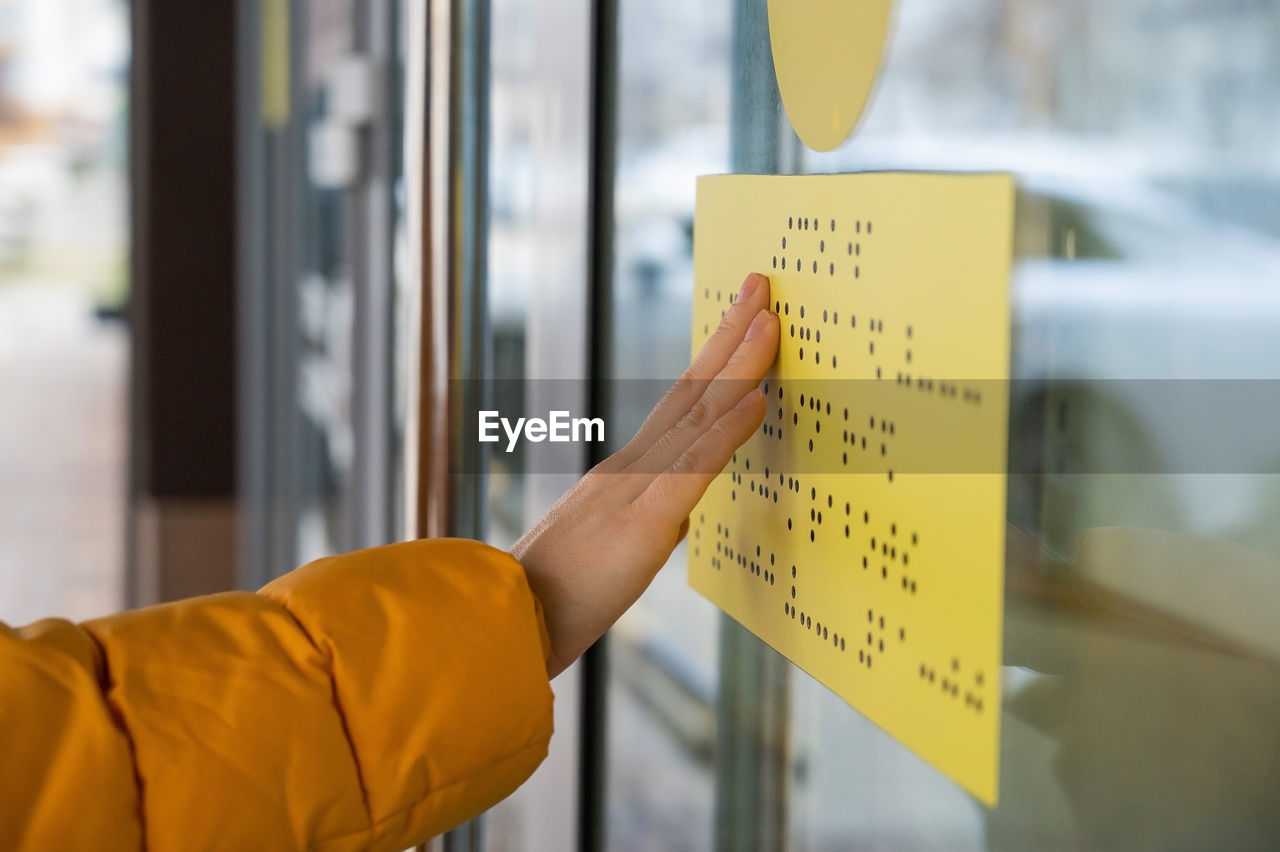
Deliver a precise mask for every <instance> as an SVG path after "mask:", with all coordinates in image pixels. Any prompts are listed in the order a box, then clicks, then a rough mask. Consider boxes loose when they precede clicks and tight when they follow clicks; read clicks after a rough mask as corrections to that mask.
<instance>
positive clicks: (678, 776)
mask: <svg viewBox="0 0 1280 852" xmlns="http://www.w3.org/2000/svg"><path fill="white" fill-rule="evenodd" d="M730 15H731V10H730V4H729V3H728V2H724V0H717V2H714V3H698V4H688V3H680V2H672V0H662V2H658V3H653V2H649V3H637V2H622V3H620V4H619V20H618V41H619V44H618V51H619V53H618V61H619V73H618V91H617V95H616V97H617V103H616V109H617V123H618V139H617V149H616V157H617V172H616V179H615V189H614V192H615V208H614V217H615V218H614V243H613V252H614V275H613V293H612V314H613V317H614V318H615V319H614V321H613V324H612V325H611V327H609V328H608V329H605V332H606V334H607V339H608V346H609V351H610V359H609V370H608V374H607V376H605V378H606V379H608V380H617V379H665V380H668V381H669V380H673V379H675V378H676V377H677V376H679V375H680V373H681V372H682V371H683V370H684V368H685V367H686V366H687V365H688V362H689V346H690V343H689V340H690V328H689V319H688V317H689V311H690V305H691V294H692V292H693V210H694V190H695V180H696V178H697V176H698V175H700V174H708V173H718V172H725V171H728V169H729V142H730V139H729V123H728V122H729V114H728V113H729V67H730ZM612 386H613V387H615V388H621V389H624V390H622V391H619V392H617V393H615V394H613V395H612V399H611V406H610V410H609V411H608V416H607V421H608V423H609V424H610V435H611V437H613V438H615V439H616V440H618V441H623V440H626V438H628V437H629V436H630V435H631V434H633V433H634V431H635V430H636V429H637V428H638V427H639V425H640V423H641V422H642V421H643V419H644V417H645V415H647V414H648V412H649V410H650V409H651V408H652V407H653V406H654V405H655V404H656V403H657V401H658V398H659V393H660V392H661V387H662V382H661V381H653V382H614V383H613V385H612ZM640 389H643V390H646V391H649V395H646V394H643V393H637V392H635V391H636V390H640ZM615 449H616V447H615ZM684 565H685V552H684V547H683V546H681V547H679V548H677V550H676V552H675V554H674V555H673V556H672V559H671V562H670V564H669V565H668V566H667V568H666V569H664V570H663V571H662V572H661V573H660V574H659V575H658V577H657V578H656V579H655V580H654V582H653V585H652V586H651V587H650V588H649V590H648V592H646V593H645V595H644V596H643V597H642V598H641V599H640V601H639V602H638V603H637V604H636V605H635V607H633V608H632V610H631V611H630V612H629V613H628V614H627V615H626V616H625V617H624V618H623V619H622V620H621V621H620V622H619V623H618V625H617V627H616V628H615V629H614V630H613V631H612V632H611V634H610V659H611V663H610V680H609V694H608V708H609V709H608V714H609V716H608V732H609V741H608V758H607V773H608V774H607V787H606V790H607V793H606V795H607V813H606V819H607V824H606V836H607V841H608V845H609V848H611V849H612V848H618V849H636V850H642V849H655V848H666V849H708V848H711V846H712V840H713V810H714V796H715V791H714V786H713V764H712V753H713V751H714V743H715V702H716V695H717V685H716V659H717V658H716V642H717V631H718V627H719V614H718V612H717V610H716V609H715V608H714V607H712V606H711V605H710V604H709V603H707V602H706V601H705V600H703V599H701V598H700V597H698V596H697V595H695V594H693V593H692V592H691V591H690V590H689V588H688V586H687V585H686V582H685V570H684Z"/></svg>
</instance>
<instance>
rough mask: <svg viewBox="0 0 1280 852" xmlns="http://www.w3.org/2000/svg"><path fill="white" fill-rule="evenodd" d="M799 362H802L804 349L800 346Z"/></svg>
mask: <svg viewBox="0 0 1280 852" xmlns="http://www.w3.org/2000/svg"><path fill="white" fill-rule="evenodd" d="M800 360H801V361H803V360H804V347H803V346H801V347H800Z"/></svg>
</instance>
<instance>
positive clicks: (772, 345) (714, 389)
mask: <svg viewBox="0 0 1280 852" xmlns="http://www.w3.org/2000/svg"><path fill="white" fill-rule="evenodd" d="M778 335H779V326H778V318H777V316H775V315H774V314H773V313H772V312H771V311H769V310H767V309H765V310H761V311H760V312H759V313H758V314H756V316H755V317H754V318H753V319H752V321H751V325H750V326H749V327H748V328H747V332H746V334H745V336H744V337H743V338H742V342H741V343H740V344H739V345H738V348H737V349H736V350H734V352H733V354H732V355H731V356H730V357H729V360H728V362H727V363H726V364H725V366H724V369H723V370H721V371H720V373H719V375H717V376H716V377H715V378H714V379H713V380H712V381H710V382H709V383H707V384H706V387H705V390H704V391H703V393H702V396H701V397H700V398H698V400H697V401H695V402H694V403H693V404H692V405H690V406H689V408H688V410H687V411H685V412H684V414H683V416H681V417H680V419H679V420H678V421H677V422H676V423H675V425H673V426H672V427H671V428H670V429H668V430H667V432H666V433H665V434H663V435H662V436H661V437H659V438H658V439H657V440H656V441H655V442H654V443H653V445H652V446H651V447H649V449H647V450H645V451H644V453H643V454H642V455H641V456H640V457H639V458H638V459H636V461H635V462H634V463H633V464H632V465H631V469H632V470H634V471H636V472H638V473H642V474H643V473H651V474H656V473H660V472H662V471H664V470H666V469H667V467H668V466H669V465H671V464H672V463H673V462H674V461H675V460H676V459H678V458H680V457H681V455H682V454H683V453H684V452H685V451H686V450H687V449H689V447H691V446H692V445H693V444H694V442H696V441H697V440H698V439H699V438H701V437H702V436H703V434H705V433H706V432H707V431H708V430H709V429H711V428H712V426H713V424H715V423H717V422H718V421H719V420H720V418H721V417H722V416H723V415H724V414H725V412H727V411H729V410H731V409H732V408H733V407H734V406H735V405H736V404H737V403H738V402H739V400H741V399H742V398H743V397H744V395H745V394H747V392H748V391H749V390H751V389H752V388H753V387H755V386H756V385H757V384H759V383H760V380H761V379H762V378H763V377H764V374H765V372H767V371H768V369H769V367H770V365H771V364H773V361H774V358H775V357H776V356H777V354H778Z"/></svg>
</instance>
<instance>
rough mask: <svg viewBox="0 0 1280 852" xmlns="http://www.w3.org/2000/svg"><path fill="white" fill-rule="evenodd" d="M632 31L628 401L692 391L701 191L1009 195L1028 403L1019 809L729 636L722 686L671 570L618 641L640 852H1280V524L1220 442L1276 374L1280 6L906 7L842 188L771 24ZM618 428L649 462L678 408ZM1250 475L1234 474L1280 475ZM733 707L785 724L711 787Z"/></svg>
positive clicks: (629, 792) (1013, 731)
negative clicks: (1000, 179)
mask: <svg viewBox="0 0 1280 852" xmlns="http://www.w3.org/2000/svg"><path fill="white" fill-rule="evenodd" d="M620 7H621V21H620V49H621V59H622V66H621V73H620V75H619V92H618V98H619V111H618V112H619V116H620V119H619V120H620V127H619V129H620V138H619V144H618V182H617V210H616V220H615V227H616V230H617V236H616V244H615V251H616V255H617V268H616V270H615V279H616V280H615V285H614V286H615V301H616V303H617V305H618V308H617V311H616V314H615V317H616V319H615V321H614V325H613V326H612V327H611V328H610V329H609V333H610V335H611V345H612V354H613V361H612V364H613V366H612V367H611V373H610V375H611V376H613V377H617V378H621V377H637V376H659V375H662V376H664V377H666V378H669V377H670V376H671V375H672V374H673V371H678V369H679V368H680V367H681V366H682V364H683V362H684V360H685V359H686V358H687V355H688V353H687V346H686V345H685V344H686V341H685V340H684V339H683V334H684V328H685V326H686V325H687V316H688V293H689V291H688V286H689V283H688V281H689V279H688V271H687V264H688V263H689V259H688V256H687V254H686V253H687V251H688V246H687V244H685V243H682V241H681V239H680V238H681V237H682V236H683V235H684V234H685V232H686V230H687V225H686V223H687V222H688V221H689V217H690V216H691V214H692V203H693V202H692V189H693V185H692V175H693V174H695V173H697V172H705V171H723V170H727V169H728V168H732V170H734V171H753V172H828V171H855V170H867V169H929V170H943V171H973V170H1000V171H1011V172H1013V173H1014V174H1015V175H1016V177H1017V180H1018V185H1019V195H1018V209H1017V221H1016V225H1015V268H1014V277H1013V281H1012V299H1013V306H1014V328H1013V335H1014V349H1013V373H1014V377H1015V378H1016V379H1018V380H1019V382H1018V384H1017V385H1015V388H1014V398H1013V405H1012V409H1011V416H1010V438H1011V441H1010V443H1011V465H1012V466H1013V472H1012V474H1011V476H1010V482H1009V507H1008V555H1007V571H1008V576H1007V593H1006V597H1007V613H1006V624H1005V663H1006V665H1005V669H1004V672H1003V680H1004V689H1005V707H1004V708H1003V718H1004V724H1003V733H1002V736H1003V743H1002V758H1001V771H1002V785H1001V786H1002V799H1001V804H1000V806H999V807H997V808H995V809H987V808H985V807H983V806H981V805H980V804H979V803H977V802H976V801H975V800H973V799H972V798H970V797H969V796H968V795H966V794H965V793H963V792H962V791H960V789H959V788H957V787H956V786H954V785H953V784H952V783H951V782H949V781H947V780H946V779H945V778H943V777H942V776H940V775H939V774H938V773H936V772H935V771H934V770H933V769H931V768H930V767H929V766H927V765H926V764H925V763H924V762H923V761H921V760H920V759H918V758H916V757H915V756H914V755H913V754H912V753H911V752H909V751H907V750H906V749H905V748H903V747H901V746H900V745H898V744H897V743H896V742H895V741H893V740H892V739H891V738H890V737H888V736H887V735H886V734H884V733H883V732H882V731H880V730H879V729H878V728H877V727H876V726H874V725H872V724H871V723H870V722H868V721H867V720H866V719H865V718H863V717H862V716H861V715H859V714H858V713H857V712H855V711H854V710H852V709H851V708H850V707H849V706H848V705H847V704H845V703H844V702H842V701H841V700H839V699H837V698H835V697H834V696H833V695H832V694H831V693H830V692H829V691H827V690H826V689H825V688H823V687H822V686H820V685H819V684H817V683H816V682H815V681H813V680H812V679H811V678H810V677H808V676H807V675H805V674H804V673H803V672H800V671H799V670H797V669H795V668H794V667H791V666H790V665H789V664H786V665H785V671H784V672H783V673H781V674H770V673H769V668H770V666H771V665H773V663H772V662H771V661H772V660H774V656H776V655H774V656H771V652H768V651H767V650H764V649H762V648H760V649H758V654H757V656H756V658H755V659H754V660H750V659H749V658H750V656H751V654H750V653H749V649H750V648H751V647H752V643H754V644H755V645H756V646H759V643H758V642H755V640H754V639H751V638H749V637H748V638H746V639H744V638H742V636H741V635H738V634H735V633H734V630H733V628H731V627H730V628H726V630H725V633H724V634H723V636H722V639H721V644H720V651H719V655H720V663H719V664H718V665H717V664H716V657H715V655H714V654H711V653H708V648H709V647H710V645H709V641H708V639H707V637H708V636H709V635H711V634H712V633H713V631H714V627H711V626H710V625H713V624H714V622H715V620H716V615H715V613H714V611H713V610H711V609H709V608H708V607H707V605H706V604H705V603H704V602H702V601H701V600H700V599H698V598H697V596H696V595H694V594H693V593H692V592H691V591H689V590H688V589H686V588H685V587H684V567H683V555H682V554H679V553H678V554H677V555H676V557H675V558H674V559H673V564H672V565H671V566H669V568H668V570H667V571H666V572H664V573H663V574H662V575H661V576H660V578H659V580H658V581H657V582H656V583H655V586H654V589H653V590H652V591H651V593H650V594H649V596H647V597H646V599H645V600H644V601H642V602H641V604H640V605H639V606H638V607H637V608H636V610H635V611H634V612H633V613H632V614H631V615H630V616H629V617H628V618H627V619H626V620H625V621H624V622H622V623H621V624H620V626H619V629H618V631H617V632H616V633H617V635H616V636H615V638H614V640H613V648H614V654H613V657H614V671H613V676H612V682H611V689H610V702H611V710H610V714H611V716H610V737H611V739H610V769H609V771H610V776H609V819H610V823H609V830H610V838H611V844H617V845H620V846H623V847H626V846H635V847H636V848H644V846H645V844H650V845H652V844H653V843H665V844H667V845H670V844H671V843H674V844H676V845H684V846H689V847H693V848H704V847H706V846H709V845H712V844H713V843H718V844H719V845H721V846H722V847H725V848H735V847H737V846H738V845H740V843H741V844H748V843H749V844H752V845H757V846H771V845H773V841H772V840H771V839H770V838H779V839H778V843H785V844H786V845H788V846H790V847H794V848H801V849H846V848H850V847H858V848H860V847H880V846H883V847H887V848H947V849H966V848H975V849H976V848H996V849H1028V848H1035V849H1045V848H1078V847H1080V846H1087V847H1099V848H1153V849H1156V848H1159V849H1163V848H1204V847H1208V846H1214V847H1222V846H1227V847H1232V848H1273V847H1275V846H1276V845H1277V844H1278V843H1280V818H1278V817H1277V811H1276V809H1275V807H1274V802H1275V801H1277V794H1278V793H1280V789H1278V785H1280V778H1277V776H1276V774H1275V771H1274V755H1275V754H1276V748H1277V745H1280V721H1278V720H1280V716H1277V714H1276V713H1275V712H1274V710H1275V708H1276V707H1277V706H1280V679H1277V677H1276V675H1275V673H1274V661H1275V658H1276V653H1277V648H1278V647H1280V644H1278V640H1277V639H1276V637H1275V634H1274V630H1273V629H1272V628H1271V627H1270V626H1269V625H1271V624H1272V623H1273V621H1274V619H1273V618H1272V616H1271V615H1270V613H1272V612H1274V611H1275V607H1276V605H1277V603H1280V570H1278V566H1277V559H1280V536H1277V534H1276V532H1275V530H1276V529H1277V527H1278V525H1277V524H1276V518H1277V514H1278V512H1280V502H1278V500H1277V495H1280V488H1278V487H1277V480H1276V479H1275V478H1274V477H1272V476H1260V475H1245V474H1242V473H1239V472H1233V469H1225V468H1224V469H1221V470H1218V469H1214V468H1213V467H1212V466H1211V465H1210V466H1209V467H1206V462H1205V459H1206V457H1207V455H1206V452H1205V447H1204V446H1202V442H1203V436H1204V435H1205V434H1210V435H1212V431H1211V430H1209V431H1208V432H1206V430H1205V427H1202V426H1200V425H1199V424H1200V423H1201V422H1202V420H1203V418H1202V417H1199V418H1198V415H1199V412H1200V411H1201V409H1204V408H1206V407H1208V406H1211V405H1212V404H1214V400H1216V399H1218V398H1219V395H1220V394H1222V393H1224V391H1223V388H1224V387H1229V386H1230V385H1229V381H1228V380H1233V379H1242V378H1266V379H1275V378H1276V375H1275V374H1276V373H1277V371H1278V368H1277V365H1280V342H1277V341H1280V309H1278V308H1280V302H1278V301H1277V295H1276V294H1277V291H1276V288H1275V286H1276V285H1275V282H1276V281H1277V280H1280V192H1278V191H1277V187H1280V183H1278V182H1277V173H1278V172H1280V160H1277V158H1276V156H1275V153H1274V151H1275V146H1274V142H1273V140H1274V139H1275V137H1276V131H1277V129H1278V128H1277V124H1280V66H1277V64H1276V61H1275V56H1276V53H1275V51H1274V50H1273V49H1272V45H1273V43H1274V39H1275V35H1276V33H1278V32H1280V3H1276V2H1260V3H1253V4H1249V5H1248V8H1247V9H1245V8H1243V7H1239V6H1236V7H1230V8H1229V7H1226V6H1223V7H1221V8H1219V7H1213V8H1210V7H1209V6H1198V7H1197V8H1196V10H1195V11H1194V12H1193V11H1192V10H1190V9H1189V7H1187V6H1186V4H1181V3H1174V2H1153V3H1144V4H1128V3H1126V4H1111V5H1105V4H1101V5H1099V4H1088V5H1086V6H1081V5H1080V4H1073V3H1066V2H1049V1H1048V0H1046V2H1038V3H1033V4H1008V3H999V2H995V0H973V2H968V3H963V4H952V3H942V2H927V0H906V2H903V3H900V4H898V13H897V20H896V26H895V28H894V30H893V33H892V37H891V43H890V45H889V49H888V52H887V54H886V60H885V65H884V68H883V72H882V77H881V82H880V85H879V88H878V90H877V92H876V94H875V97H874V98H873V100H872V102H871V105H870V107H869V109H868V112H867V114H866V116H865V118H864V121H863V123H862V125H861V127H860V128H859V130H858V132H857V134H856V135H855V136H854V137H853V138H852V139H851V140H850V141H848V142H847V143H846V144H845V145H843V146H842V147H841V148H839V149H838V150H836V151H835V152H832V153H829V154H823V155H818V154H813V153H811V152H807V151H806V150H805V149H803V147H802V146H800V145H799V144H798V142H797V140H796V139H795V137H794V135H793V134H792V133H791V131H790V129H789V128H788V127H787V125H786V123H785V119H783V118H781V114H780V113H779V111H778V108H777V103H776V93H775V92H774V91H773V88H772V85H773V83H772V69H771V64H770V57H769V51H768V45H767V35H766V34H765V32H764V31H763V30H762V29H760V23H761V21H762V19H763V10H764V3H763V2H758V3H757V2H742V3H736V4H733V6H732V7H731V8H728V7H726V8H722V7H721V6H719V5H718V4H717V5H715V6H705V5H704V6H702V7H699V8H698V9H684V8H676V6H674V5H673V6H671V8H668V7H667V5H665V4H659V5H657V6H654V5H653V4H644V5H642V4H639V3H631V2H623V3H621V4H620ZM753 28H754V29H753ZM677 34H678V35H677ZM686 38H687V39H689V41H687V42H686V41H683V40H682V39H686ZM668 51H669V52H668ZM1170 57H1177V61H1176V62H1175V61H1171V60H1170V59H1169V58H1170ZM730 81H731V84H730ZM718 87H724V88H718ZM704 91H705V92H706V94H704V95H702V96H701V97H702V99H701V100H699V97H700V95H699V93H700V92H704ZM730 105H732V106H731V108H729V107H730ZM726 108H729V109H727V110H726ZM709 127H713V128H715V130H714V132H712V133H710V134H709V135H708V136H707V137H704V138H702V140H701V141H699V138H698V134H699V133H700V132H702V131H705V130H707V129H708V128H709ZM730 128H733V132H732V133H730ZM707 140H711V141H707ZM717 146H721V147H717ZM716 159H718V160H719V162H720V165H716V163H715V162H714V161H715V160H716ZM655 163H656V165H653V164H655ZM1259 391H1260V392H1262V393H1266V394H1270V396H1268V397H1267V401H1270V400H1272V399H1274V392H1273V390H1272V388H1271V386H1270V385H1261V386H1259ZM617 396H618V397H619V402H618V403H617V407H616V409H615V411H614V412H612V414H613V421H612V422H616V423H619V424H623V423H626V424H627V427H626V428H619V429H618V434H619V435H625V434H627V433H628V430H629V428H630V427H632V426H634V425H635V423H636V422H638V418H639V416H641V414H642V413H643V411H645V410H646V409H647V407H648V406H649V405H650V404H651V403H652V402H653V398H652V397H649V398H645V397H643V396H642V395H639V394H636V395H633V396H629V397H628V396H626V395H624V394H621V393H619V394H617ZM1274 408H1275V405H1274V403H1271V404H1270V406H1269V407H1267V406H1266V405H1264V406H1263V408H1262V413H1261V414H1256V413H1255V415H1254V416H1255V417H1257V418H1259V419H1260V420H1261V422H1264V423H1266V422H1273V421H1274V419H1275V412H1274V411H1273V410H1272V409H1274ZM1223 416H1224V417H1226V416H1228V415H1226V414H1224V415H1223ZM1255 431H1256V430H1255ZM1238 449H1239V451H1240V453H1241V456H1240V457H1241V458H1244V459H1246V462H1245V463H1242V464H1240V465H1239V466H1237V467H1236V468H1234V470H1235V471H1242V470H1271V469H1274V466H1275V459H1276V458H1277V456H1278V455H1280V446H1277V441H1276V440H1275V439H1273V438H1270V437H1268V436H1265V435H1264V436H1262V437H1261V438H1259V439H1258V440H1257V441H1256V443H1254V444H1249V445H1247V446H1241V447H1240V448H1238ZM1192 471H1196V472H1194V473H1193V472H1192ZM665 637H676V638H675V641H669V640H668V639H667V638H665ZM744 661H746V662H744ZM707 672H718V673H719V680H717V679H716V677H715V676H714V675H713V676H712V677H711V679H710V680H707V679H705V677H704V676H705V675H706V673H707ZM699 696H701V697H699ZM716 696H718V699H719V702H720V707H719V710H720V714H721V715H720V720H721V721H723V720H725V719H726V718H729V717H732V716H733V715H734V714H737V715H742V714H743V713H744V712H746V711H748V710H750V709H751V708H750V707H749V706H748V705H753V706H754V705H761V706H764V707H767V708H773V709H772V710H769V711H768V712H764V713H760V714H757V715H759V716H760V717H761V718H760V719H757V720H756V721H757V722H759V723H760V725H761V727H759V728H758V729H753V730H752V731H751V733H752V735H753V736H756V737H759V738H760V741H761V742H762V743H764V745H763V746H762V747H761V748H759V749H757V751H756V752H755V753H754V756H753V757H752V759H753V760H755V761H756V762H755V763H742V762H741V761H740V756H736V755H735V754H734V752H733V751H732V750H731V749H727V748H725V747H724V746H725V741H724V739H722V740H721V746H722V748H721V749H720V750H719V751H718V752H717V751H715V750H713V753H714V754H715V755H716V756H715V758H714V763H709V762H708V758H707V752H706V751H704V750H703V749H702V748H701V746H700V745H699V743H705V740H701V741H700V740H698V738H697V737H698V732H699V731H701V728H700V727H699V725H700V724H701V723H702V722H703V721H705V720H706V719H707V715H706V714H705V712H704V710H705V707H706V706H707V705H706V702H707V701H710V702H712V703H713V704H714V702H715V701H716ZM726 707H727V710H726ZM726 713H727V715H726ZM770 714H772V716H770ZM779 714H781V715H780V718H781V719H782V720H783V721H782V723H781V730H780V731H779V730H776V729H773V728H770V727H769V724H771V723H769V722H768V720H767V719H765V718H764V717H770V718H774V719H775V720H776V719H777V718H779ZM711 718H712V719H713V720H714V719H715V718H716V717H715V714H714V713H712V714H711ZM753 724H754V723H753ZM779 744H781V745H780V747H781V749H782V751H783V754H784V759H782V760H780V761H776V762H770V761H771V760H772V758H771V757H770V756H769V755H770V747H771V746H778V745H779ZM730 745H733V743H730ZM735 761H738V762H736V763H735ZM743 774H746V775H749V776H750V777H749V779H748V780H747V781H746V782H745V783H746V784H748V785H754V787H753V788H751V789H747V790H745V791H743V790H741V789H739V788H740V787H741V786H742V784H743V783H744V782H742V781H741V776H742V775H743ZM709 785H711V786H712V789H710V790H709V789H708V787H709ZM744 796H745V798H744ZM753 797H754V798H753ZM717 799H718V800H720V807H721V813H720V817H721V821H720V822H719V824H716V823H714V822H713V816H712V813H711V812H710V810H709V809H710V803H711V801H713V800H717ZM725 802H728V803H729V807H728V808H726V807H725ZM743 802H754V803H755V805H756V807H755V809H751V808H747V807H744V806H743ZM713 826H714V828H713ZM664 832H670V833H669V834H664ZM669 838H674V840H671V839H669Z"/></svg>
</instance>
